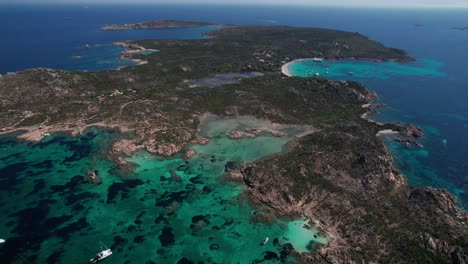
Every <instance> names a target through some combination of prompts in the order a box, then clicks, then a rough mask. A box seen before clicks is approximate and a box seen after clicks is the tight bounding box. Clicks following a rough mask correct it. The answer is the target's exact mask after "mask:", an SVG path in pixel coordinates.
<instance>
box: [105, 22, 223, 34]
mask: <svg viewBox="0 0 468 264" xmlns="http://www.w3.org/2000/svg"><path fill="white" fill-rule="evenodd" d="M213 25H215V24H212V23H205V22H192V21H178V20H153V21H148V22H141V23H136V24H123V25H105V26H102V27H101V30H111V31H112V30H127V29H150V28H182V27H202V26H213Z"/></svg>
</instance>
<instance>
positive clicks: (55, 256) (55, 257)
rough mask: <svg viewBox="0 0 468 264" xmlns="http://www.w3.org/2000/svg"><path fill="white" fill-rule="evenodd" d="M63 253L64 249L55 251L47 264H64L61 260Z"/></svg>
mask: <svg viewBox="0 0 468 264" xmlns="http://www.w3.org/2000/svg"><path fill="white" fill-rule="evenodd" d="M63 252H64V251H63V249H58V250H56V251H54V252H53V253H52V254H50V255H49V256H48V257H47V259H46V262H47V264H56V263H62V261H61V258H62V255H63Z"/></svg>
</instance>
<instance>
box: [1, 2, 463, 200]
mask: <svg viewBox="0 0 468 264" xmlns="http://www.w3.org/2000/svg"><path fill="white" fill-rule="evenodd" d="M152 19H180V20H195V21H207V22H215V23H235V24H255V25H291V26H307V27H325V28H333V29H341V30H347V31H353V32H360V33H362V34H365V35H368V36H369V37H370V38H372V39H375V40H378V41H380V42H382V43H384V44H385V45H388V46H392V47H397V48H402V49H405V50H407V51H408V52H409V54H410V55H411V56H413V57H415V58H416V59H417V60H418V61H422V60H430V61H435V62H437V63H440V65H441V66H440V68H439V70H440V71H441V72H443V73H444V74H443V75H442V76H438V77H421V76H393V77H392V78H389V79H378V78H377V79H375V78H368V79H362V80H360V81H361V82H363V83H364V84H365V85H366V86H367V87H369V88H371V89H373V90H375V91H377V92H378V94H379V95H380V101H382V102H383V103H385V104H386V105H387V107H385V108H383V109H381V113H380V114H379V115H377V116H376V117H375V118H376V119H378V120H383V121H400V122H410V123H414V124H416V125H419V126H422V127H424V128H425V131H426V136H425V137H424V138H423V139H422V143H423V145H424V146H425V147H424V148H423V149H419V148H407V147H403V146H401V145H398V144H395V143H394V142H392V141H390V140H388V142H387V146H388V147H389V149H390V151H391V152H392V153H393V154H394V156H395V162H396V165H397V166H398V167H399V168H400V169H401V170H402V171H403V172H404V173H405V174H406V175H407V176H408V179H409V182H410V184H412V185H416V186H420V185H430V186H435V187H443V188H447V189H449V190H450V191H451V192H452V193H454V194H456V195H457V196H458V197H459V200H460V202H461V204H464V205H465V206H466V204H468V139H467V136H468V85H467V83H468V50H467V47H468V31H459V30H454V29H452V28H453V27H464V26H468V9H465V10H463V9H459V10H455V9H441V10H432V9H421V10H417V9H370V8H369V9H362V8H361V9H359V8H324V7H312V6H310V7H287V6H229V5H216V6H203V5H197V6H187V5H132V6H130V5H116V6H99V5H89V6H82V5H81V6H80V5H62V6H51V5H44V6H27V5H4V6H0V36H1V41H0V73H6V72H11V71H19V70H24V69H28V68H32V67H52V68H63V69H87V68H89V70H100V69H106V68H108V66H109V64H110V65H113V66H115V65H120V64H119V63H123V64H125V62H121V61H120V62H119V61H116V58H117V56H118V54H119V52H120V50H119V48H117V47H112V46H110V45H111V43H112V42H114V41H118V40H134V39H145V38H201V37H202V32H204V31H206V30H209V28H195V29H194V28H192V29H160V30H133V31H120V32H104V31H100V29H99V28H100V26H102V25H104V24H114V23H115V24H119V23H135V22H141V21H146V20H152ZM416 24H419V25H418V26H417V25H416ZM421 25H422V26H421ZM84 44H90V45H91V46H92V48H91V49H89V51H87V50H86V49H85V48H83V45H84ZM101 45H107V46H104V47H107V48H102V47H103V46H101ZM98 48H101V49H102V50H101V51H97V49H98ZM104 50H105V51H104ZM93 52H94V53H93ZM93 54H94V55H93ZM96 54H99V55H101V56H103V58H100V59H99V60H96V59H95V57H96ZM72 56H82V59H81V60H77V59H73V58H72ZM87 56H88V57H87ZM114 64H115V65H114ZM103 65H104V66H103ZM106 65H107V66H106Z"/></svg>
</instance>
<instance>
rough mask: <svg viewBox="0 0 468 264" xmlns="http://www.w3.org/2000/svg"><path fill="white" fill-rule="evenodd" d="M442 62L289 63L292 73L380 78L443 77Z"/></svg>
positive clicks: (359, 61)
mask: <svg viewBox="0 0 468 264" xmlns="http://www.w3.org/2000/svg"><path fill="white" fill-rule="evenodd" d="M442 66H443V64H442V63H441V62H438V61H435V60H430V59H425V60H422V61H421V62H418V63H397V62H372V61H367V60H336V61H328V60H324V61H322V62H315V61H313V60H312V59H310V60H309V59H306V60H299V61H296V62H294V63H292V64H290V65H289V71H290V72H291V74H293V75H295V76H300V77H312V76H314V75H316V73H318V74H319V75H320V76H322V77H325V78H329V79H343V78H346V79H379V80H387V79H389V78H391V77H399V76H428V77H443V76H445V73H444V72H442V71H441V70H440V69H441V67H442Z"/></svg>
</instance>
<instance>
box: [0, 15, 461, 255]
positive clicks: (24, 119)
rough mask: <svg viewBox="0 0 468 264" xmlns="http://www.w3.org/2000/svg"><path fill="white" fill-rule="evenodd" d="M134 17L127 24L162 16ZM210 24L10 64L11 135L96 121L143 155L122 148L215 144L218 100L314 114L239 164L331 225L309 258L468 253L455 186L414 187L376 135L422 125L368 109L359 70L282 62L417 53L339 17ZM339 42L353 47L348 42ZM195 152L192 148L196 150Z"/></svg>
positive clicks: (241, 110) (281, 212) (292, 208)
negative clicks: (282, 144) (93, 67)
mask: <svg viewBox="0 0 468 264" xmlns="http://www.w3.org/2000/svg"><path fill="white" fill-rule="evenodd" d="M182 24H183V23H182ZM135 25H138V24H135ZM135 25H125V26H122V28H118V27H117V29H128V28H149V27H151V26H149V25H152V24H151V23H147V24H146V27H145V26H141V24H139V25H140V26H135ZM155 25H158V23H156V24H155ZM159 25H160V26H161V25H164V23H163V24H159ZM169 25H173V24H171V23H167V24H166V26H169ZM175 25H177V23H176V24H175ZM178 25H181V23H179V24H178ZM209 36H210V37H209V38H207V39H201V40H142V41H133V42H130V43H129V45H137V46H139V47H140V46H141V47H144V48H145V49H155V50H158V51H159V52H156V53H153V54H150V55H148V56H145V61H147V63H146V64H144V65H140V66H135V67H126V68H123V69H120V70H114V71H105V72H78V71H59V70H50V69H32V70H27V71H23V72H17V73H12V74H8V75H5V76H2V77H0V94H2V97H1V98H0V125H1V127H2V128H3V129H2V134H7V133H13V132H19V131H21V133H23V134H22V135H19V137H20V138H21V139H23V140H30V141H34V142H38V141H40V140H41V139H42V137H43V136H44V135H45V134H46V133H50V132H54V131H69V132H70V133H71V134H72V135H74V134H78V133H81V132H83V131H84V130H85V129H86V128H88V127H92V126H100V127H107V128H113V129H115V130H117V131H119V132H120V135H121V137H123V138H121V139H120V140H116V141H114V142H113V143H112V144H113V145H112V147H111V148H110V151H109V153H108V157H109V159H110V160H112V161H114V162H117V163H118V164H120V166H121V167H122V168H125V167H126V166H131V165H130V164H128V163H127V162H125V161H124V160H123V159H122V157H125V156H128V155H131V154H132V153H134V152H135V151H137V150H138V149H146V150H147V151H149V152H151V153H154V154H158V155H163V156H171V155H174V154H176V153H178V152H181V151H182V150H184V147H185V146H187V145H188V144H206V142H207V141H208V140H209V139H207V138H204V137H201V136H200V134H199V128H200V124H201V122H202V121H203V120H202V119H203V116H204V115H205V114H206V113H212V114H215V115H217V116H220V117H224V118H228V117H241V116H249V117H255V118H258V119H262V120H268V121H269V122H273V123H275V124H281V125H303V126H311V127H313V128H314V129H313V130H311V132H310V133H309V134H307V135H303V136H302V137H300V138H297V139H296V140H295V142H294V144H292V145H291V147H290V149H289V151H287V152H285V153H283V154H281V155H276V156H272V157H270V158H266V159H263V160H261V161H257V162H253V163H250V164H246V165H243V166H241V167H239V168H233V169H232V170H231V169H230V173H231V175H236V177H233V178H235V181H240V182H242V184H245V186H246V187H247V191H248V193H249V196H250V198H251V200H252V201H254V202H255V203H258V204H261V205H266V206H267V207H269V208H270V209H271V210H273V211H274V212H275V214H276V215H278V216H292V215H301V216H304V217H306V218H307V219H308V221H309V223H313V225H314V227H316V228H319V229H320V230H321V231H323V233H325V234H326V235H327V237H328V243H327V244H326V245H322V246H319V247H318V248H317V249H316V250H314V251H313V252H312V253H300V254H297V255H298V257H299V258H300V259H302V260H303V261H304V262H311V263H466V262H467V260H468V259H467V254H468V253H467V252H466V249H467V248H468V226H467V225H468V215H467V213H466V212H464V211H462V210H461V209H459V208H458V207H457V206H456V204H455V198H454V197H453V196H452V195H451V194H450V193H448V192H447V191H445V190H440V189H434V188H429V187H419V188H413V187H409V186H408V185H407V184H406V180H405V177H404V175H402V174H401V173H400V172H399V171H398V170H397V169H396V168H395V167H394V166H393V164H392V157H391V156H390V155H389V153H388V152H387V150H386V149H385V146H384V145H383V143H382V142H381V140H380V139H379V138H378V137H377V136H376V135H377V134H378V132H379V131H389V130H391V131H397V132H401V133H402V134H403V135H408V136H418V135H419V132H418V133H413V132H408V129H405V128H403V127H400V126H398V125H394V124H379V123H376V122H370V121H369V120H367V119H365V118H362V116H363V115H365V114H366V112H367V111H368V109H367V108H366V107H362V106H363V105H368V104H370V103H372V101H373V100H374V99H376V94H375V93H374V92H371V91H369V90H367V89H366V88H365V87H363V86H362V85H360V84H359V83H356V82H351V81H330V80H326V79H323V78H298V77H286V76H284V75H282V74H281V66H282V65H284V64H285V63H288V62H290V61H293V60H295V59H301V58H311V57H322V58H328V59H340V58H350V57H354V58H362V59H377V60H396V61H410V60H412V58H411V57H409V56H408V55H407V54H406V53H405V52H404V51H402V50H399V49H393V48H389V47H385V46H384V45H382V44H380V43H378V42H376V41H373V40H370V39H369V38H367V37H365V36H363V35H361V34H358V33H350V32H343V31H337V30H327V29H317V28H294V27H259V26H229V27H225V28H221V29H219V30H216V31H213V32H210V33H209ZM335 43H340V45H346V46H347V47H349V48H348V49H343V50H342V51H341V52H340V53H337V50H338V49H339V48H340V47H339V46H337V45H335ZM135 56H136V59H138V58H139V56H142V55H139V54H137V53H135ZM250 72H257V73H262V74H261V75H253V77H251V78H243V79H242V80H240V81H239V82H236V83H227V84H223V83H217V85H216V86H197V87H195V88H194V87H191V86H190V82H191V81H193V80H198V79H205V78H209V77H212V76H216V75H219V74H228V73H250ZM413 130H414V129H413ZM258 131H259V130H248V131H240V132H239V131H237V132H236V131H234V132H232V134H231V136H232V137H233V138H242V137H245V136H248V137H250V136H255V133H257V132H258ZM265 133H270V134H273V133H277V132H275V131H273V132H272V131H271V130H268V131H267V132H265ZM277 136H282V135H281V134H279V133H277ZM193 154H194V153H193V152H186V158H187V159H188V158H190V157H191V156H192V155H193Z"/></svg>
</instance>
